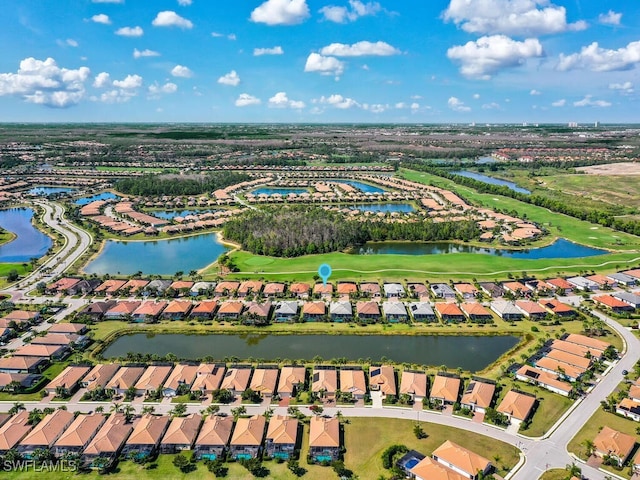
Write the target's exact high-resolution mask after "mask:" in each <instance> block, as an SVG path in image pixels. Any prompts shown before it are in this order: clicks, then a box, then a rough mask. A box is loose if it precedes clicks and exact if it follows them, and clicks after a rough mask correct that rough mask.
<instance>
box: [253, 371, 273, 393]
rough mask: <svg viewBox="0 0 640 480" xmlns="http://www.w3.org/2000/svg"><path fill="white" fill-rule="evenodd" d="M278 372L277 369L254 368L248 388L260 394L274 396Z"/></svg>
mask: <svg viewBox="0 0 640 480" xmlns="http://www.w3.org/2000/svg"><path fill="white" fill-rule="evenodd" d="M278 373H279V370H278V369H277V368H256V369H255V370H254V371H253V377H251V384H250V385H249V388H251V390H253V391H255V392H260V393H262V394H265V393H266V394H268V395H271V394H274V393H275V391H276V384H277V381H278Z"/></svg>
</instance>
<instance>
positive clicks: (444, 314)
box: [436, 303, 465, 323]
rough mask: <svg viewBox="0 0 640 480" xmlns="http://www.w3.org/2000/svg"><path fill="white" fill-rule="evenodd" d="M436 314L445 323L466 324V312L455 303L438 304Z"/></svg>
mask: <svg viewBox="0 0 640 480" xmlns="http://www.w3.org/2000/svg"><path fill="white" fill-rule="evenodd" d="M436 312H438V315H439V316H440V318H441V319H442V321H443V322H446V323H449V322H453V323H460V322H464V320H465V316H464V312H463V311H462V310H460V307H458V305H456V304H455V303H436Z"/></svg>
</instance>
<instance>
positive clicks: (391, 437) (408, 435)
mask: <svg viewBox="0 0 640 480" xmlns="http://www.w3.org/2000/svg"><path fill="white" fill-rule="evenodd" d="M344 427H345V436H344V438H345V447H346V450H347V452H346V454H345V458H344V461H345V465H346V466H347V468H349V469H351V470H353V472H354V473H355V474H356V475H358V476H359V478H361V479H362V480H364V479H376V478H378V476H379V475H381V474H385V473H388V472H387V471H386V470H384V468H382V461H381V459H380V455H381V453H382V451H383V450H384V449H385V448H387V447H389V446H391V445H393V444H396V443H400V444H404V445H406V446H407V447H409V448H410V449H416V450H418V451H420V452H422V453H423V454H430V453H431V452H432V451H433V450H434V449H435V448H436V447H438V446H439V445H440V444H441V443H443V442H444V441H445V440H451V441H454V442H456V443H458V444H460V445H462V446H464V447H467V448H470V449H472V450H473V451H475V452H477V453H479V454H481V455H483V456H485V457H486V458H488V459H489V460H491V461H492V462H495V460H494V457H496V456H498V457H499V460H500V461H499V462H498V464H499V466H500V467H502V466H505V467H507V469H510V468H512V467H513V466H514V465H515V464H516V463H517V461H518V452H517V450H516V449H515V448H514V447H512V446H510V445H507V444H504V443H502V442H499V441H496V440H493V439H490V438H488V437H483V436H480V435H475V434H473V433H468V432H464V431H462V430H457V429H454V428H450V427H445V426H440V425H433V424H428V423H425V424H423V428H424V431H425V432H426V433H427V435H428V437H427V438H426V439H423V440H418V439H416V437H415V435H414V434H413V422H411V421H409V420H397V419H387V418H380V419H376V420H375V422H372V421H371V420H370V419H366V418H353V419H350V422H349V423H348V424H346V425H345V426H344ZM308 437H309V427H308V426H305V432H304V435H303V439H304V442H303V445H302V452H301V459H300V466H302V467H303V468H305V469H306V470H307V473H306V474H305V475H304V476H303V477H302V478H303V479H305V480H327V479H333V478H337V477H336V474H335V473H334V471H333V469H332V468H331V467H321V466H317V465H308V464H307V461H306V456H307V452H308V448H309V446H308ZM173 457H174V456H173V455H160V457H159V458H158V461H157V462H155V463H154V464H152V465H153V466H152V468H149V467H147V468H145V467H141V466H139V465H136V464H134V463H132V462H122V463H120V465H119V466H118V467H117V471H116V472H114V473H112V474H110V475H108V476H106V477H104V476H100V475H98V474H97V473H91V474H87V475H83V476H82V478H86V479H89V480H90V479H98V478H113V479H116V480H152V479H153V480H157V479H162V480H187V479H189V478H191V479H196V478H197V479H213V478H215V477H214V476H213V474H211V473H209V472H208V471H207V469H206V468H205V467H204V465H203V464H202V463H198V464H197V470H196V471H194V472H191V473H189V474H182V473H180V472H179V471H178V469H177V468H176V467H175V466H174V465H173V464H172V461H173ZM227 465H228V467H229V474H228V476H227V478H229V479H233V480H252V479H253V478H255V477H253V475H251V474H250V473H249V472H247V470H245V468H244V467H242V466H241V465H239V464H236V463H229V464H227ZM264 465H265V467H267V468H268V469H269V471H270V474H269V475H268V476H267V478H269V479H273V480H294V479H295V478H296V477H295V476H294V475H293V474H292V473H291V472H289V470H287V467H286V464H284V463H283V464H278V463H276V462H272V461H267V462H265V463H264ZM498 473H499V474H500V475H503V476H504V475H505V473H506V470H504V469H502V468H500V469H499V470H498ZM42 475H43V473H42V472H33V471H31V472H12V473H3V478H6V479H8V480H18V479H20V480H35V479H36V478H42ZM55 478H56V479H60V480H66V479H72V478H78V476H77V474H75V473H59V472H58V473H56V474H55Z"/></svg>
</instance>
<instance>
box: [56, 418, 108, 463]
mask: <svg viewBox="0 0 640 480" xmlns="http://www.w3.org/2000/svg"><path fill="white" fill-rule="evenodd" d="M106 419H107V417H106V416H104V415H103V414H102V413H91V414H89V415H78V416H77V417H76V418H75V420H74V421H73V422H72V423H71V425H69V428H67V429H66V430H65V431H64V433H63V434H62V435H61V436H60V438H58V440H56V441H55V443H54V444H53V447H52V449H51V450H52V452H53V454H54V455H55V456H56V457H58V458H59V457H62V456H63V455H65V454H80V453H82V451H83V450H84V449H85V448H86V447H87V446H88V445H89V442H90V441H91V440H92V439H93V437H95V435H96V433H98V430H99V429H100V427H101V426H102V424H103V423H104V422H105V420H106Z"/></svg>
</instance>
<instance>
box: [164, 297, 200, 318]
mask: <svg viewBox="0 0 640 480" xmlns="http://www.w3.org/2000/svg"><path fill="white" fill-rule="evenodd" d="M191 307H193V303H191V302H190V301H189V300H172V301H170V302H169V304H168V305H167V306H166V308H165V309H164V311H163V312H162V315H161V316H162V318H164V319H166V320H184V319H185V318H186V317H187V315H189V310H191Z"/></svg>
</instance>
